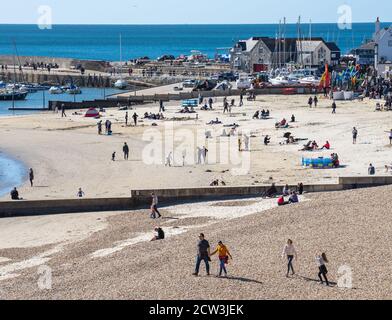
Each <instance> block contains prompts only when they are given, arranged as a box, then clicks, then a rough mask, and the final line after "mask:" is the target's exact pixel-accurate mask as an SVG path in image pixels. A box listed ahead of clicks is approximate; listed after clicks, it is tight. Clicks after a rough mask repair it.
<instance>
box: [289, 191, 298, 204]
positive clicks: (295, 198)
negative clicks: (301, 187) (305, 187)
mask: <svg viewBox="0 0 392 320" xmlns="http://www.w3.org/2000/svg"><path fill="white" fill-rule="evenodd" d="M289 203H290V204H291V203H299V199H298V195H297V193H296V192H295V191H293V192H292V193H291V196H290V198H289Z"/></svg>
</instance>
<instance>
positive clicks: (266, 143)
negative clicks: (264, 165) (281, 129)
mask: <svg viewBox="0 0 392 320" xmlns="http://www.w3.org/2000/svg"><path fill="white" fill-rule="evenodd" d="M270 143H271V138H270V136H265V138H264V145H266V146H268V145H269V144H270Z"/></svg>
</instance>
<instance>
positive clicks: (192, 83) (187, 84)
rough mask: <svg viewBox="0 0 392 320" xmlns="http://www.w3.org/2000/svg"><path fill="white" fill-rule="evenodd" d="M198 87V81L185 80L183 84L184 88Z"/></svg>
mask: <svg viewBox="0 0 392 320" xmlns="http://www.w3.org/2000/svg"><path fill="white" fill-rule="evenodd" d="M195 85H196V80H185V81H184V82H183V84H182V86H183V87H184V88H194V87H195Z"/></svg>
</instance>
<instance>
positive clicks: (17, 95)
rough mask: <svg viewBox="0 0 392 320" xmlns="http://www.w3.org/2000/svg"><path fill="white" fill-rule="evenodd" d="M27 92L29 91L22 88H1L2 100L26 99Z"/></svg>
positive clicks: (0, 99)
mask: <svg viewBox="0 0 392 320" xmlns="http://www.w3.org/2000/svg"><path fill="white" fill-rule="evenodd" d="M27 94H28V92H27V91H21V90H6V89H5V90H0V101H12V100H25V99H26V97H27Z"/></svg>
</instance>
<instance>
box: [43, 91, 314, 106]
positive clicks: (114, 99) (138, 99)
mask: <svg viewBox="0 0 392 320" xmlns="http://www.w3.org/2000/svg"><path fill="white" fill-rule="evenodd" d="M241 92H242V90H239V89H235V90H232V89H231V90H213V91H200V92H199V91H197V92H196V91H195V92H179V93H169V94H154V95H132V94H129V95H128V96H110V97H109V98H108V99H107V100H94V101H83V102H66V101H51V102H50V103H49V110H53V109H54V108H55V106H56V105H58V106H59V105H61V104H64V107H65V109H86V108H90V107H94V108H101V107H102V108H110V107H116V106H117V105H118V104H120V105H123V106H131V105H137V104H144V103H155V102H157V101H160V100H162V101H165V102H168V101H181V100H188V99H198V98H199V95H201V96H202V97H203V98H210V97H212V98H214V97H229V96H239V95H240V94H241ZM254 92H255V94H256V95H268V94H275V95H291V94H315V93H316V92H318V89H317V88H314V87H308V86H306V87H293V88H287V87H268V88H262V89H255V90H254Z"/></svg>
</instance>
